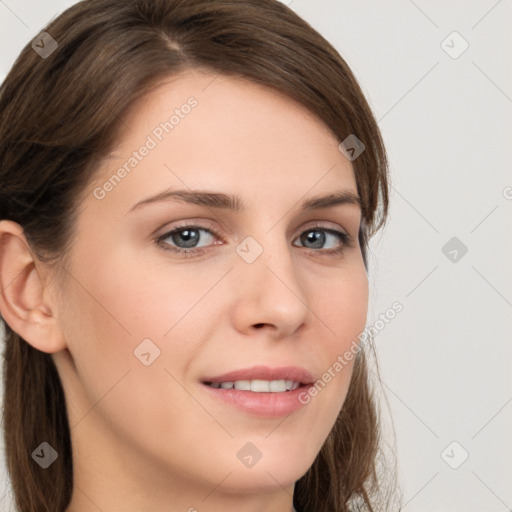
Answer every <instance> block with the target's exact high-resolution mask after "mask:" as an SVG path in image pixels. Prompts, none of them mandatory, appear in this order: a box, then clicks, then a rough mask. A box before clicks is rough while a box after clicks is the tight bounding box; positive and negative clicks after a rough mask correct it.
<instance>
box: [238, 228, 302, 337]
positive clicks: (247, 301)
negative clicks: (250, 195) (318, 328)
mask: <svg viewBox="0 0 512 512" xmlns="http://www.w3.org/2000/svg"><path fill="white" fill-rule="evenodd" d="M236 252H237V254H238V256H239V261H238V262H237V264H236V267H237V268H236V271H235V279H236V280H237V281H239V282H240V283H241V284H242V286H237V288H238V289H239V294H238V295H237V297H238V305H237V308H236V312H237V313H236V317H237V321H238V322H239V323H240V325H239V326H238V327H239V328H241V329H247V328H250V327H251V326H254V325H261V324H268V325H272V326H273V327H274V328H276V329H278V330H280V331H282V334H284V333H291V332H293V331H294V330H296V329H297V328H299V327H300V325H301V324H302V323H303V322H304V321H305V318H306V314H307V311H308V307H307V303H306V299H307V297H306V294H305V290H304V288H303V283H302V280H301V278H300V274H299V272H298V269H297V268H296V266H295V264H294V259H293V254H292V252H291V248H290V245H289V243H288V241H287V240H285V238H284V237H283V236H282V234H279V230H278V229H275V230H271V231H270V232H267V233H265V232H262V233H261V234H260V232H258V234H253V235H248V236H246V238H245V239H243V240H242V242H241V243H240V244H239V245H238V246H237V248H236Z"/></svg>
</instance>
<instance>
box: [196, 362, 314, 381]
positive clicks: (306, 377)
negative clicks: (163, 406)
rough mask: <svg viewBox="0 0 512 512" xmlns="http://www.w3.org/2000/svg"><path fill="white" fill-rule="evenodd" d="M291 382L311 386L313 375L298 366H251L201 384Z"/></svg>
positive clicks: (205, 379)
mask: <svg viewBox="0 0 512 512" xmlns="http://www.w3.org/2000/svg"><path fill="white" fill-rule="evenodd" d="M256 379H257V380H292V381H293V382H299V383H300V384H311V383H313V381H314V378H313V375H312V374H311V373H310V372H309V371H308V370H306V369H305V368H300V367H298V366H278V367H271V366H261V365H260V366H252V367H251V368H243V369H241V370H234V371H232V372H227V373H223V374H222V375H215V376H211V377H206V378H204V379H202V381H203V382H235V381H237V380H256Z"/></svg>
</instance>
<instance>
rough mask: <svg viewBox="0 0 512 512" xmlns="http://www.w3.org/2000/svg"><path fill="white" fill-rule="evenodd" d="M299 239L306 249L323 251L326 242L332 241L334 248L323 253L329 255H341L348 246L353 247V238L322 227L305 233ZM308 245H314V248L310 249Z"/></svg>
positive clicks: (315, 227)
mask: <svg viewBox="0 0 512 512" xmlns="http://www.w3.org/2000/svg"><path fill="white" fill-rule="evenodd" d="M298 239H299V240H300V242H301V243H302V244H305V247H306V249H321V248H323V246H324V244H325V243H326V242H328V241H329V240H331V242H333V243H334V248H330V249H329V248H327V249H324V250H323V251H321V252H323V253H326V254H327V255H335V254H340V253H342V252H343V251H344V250H345V248H346V247H347V246H350V245H351V238H350V236H349V235H348V234H347V233H345V232H343V231H338V230H337V229H332V228H326V227H322V226H314V227H312V228H309V229H307V230H306V231H303V232H302V234H301V235H300V236H299V238H298ZM333 239H334V240H333ZM336 240H337V241H336ZM308 244H312V247H309V246H308ZM316 252H318V251H316Z"/></svg>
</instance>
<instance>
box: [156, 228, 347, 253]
mask: <svg viewBox="0 0 512 512" xmlns="http://www.w3.org/2000/svg"><path fill="white" fill-rule="evenodd" d="M186 230H197V231H207V232H208V233H210V234H211V235H213V236H215V237H216V238H218V239H221V237H220V236H219V235H218V234H217V233H216V232H215V231H214V230H212V229H211V228H205V227H203V226H198V225H193V224H188V225H184V226H178V227H175V228H173V229H172V230H171V231H168V232H166V233H164V234H163V235H160V236H158V237H157V238H155V242H156V244H157V245H158V246H159V247H161V248H162V249H163V250H164V251H171V252H173V253H175V254H179V255H180V256H181V257H184V258H191V257H194V256H196V255H197V256H199V255H201V254H204V253H205V252H206V251H205V249H203V248H189V249H183V248H181V247H174V246H170V245H169V244H164V243H163V241H164V240H165V239H166V238H169V237H170V236H171V235H173V234H174V233H179V232H180V231H186ZM311 231H324V232H326V233H329V234H331V235H335V236H337V237H339V239H340V240H341V245H340V247H339V248H337V249H327V250H325V249H309V251H311V252H315V253H318V252H320V253H323V254H324V255H325V256H330V257H336V256H341V255H342V254H343V252H344V251H345V249H346V248H347V247H352V245H353V244H352V237H351V236H350V235H349V234H347V233H345V232H343V231H338V230H336V229H332V228H327V227H324V226H319V225H317V226H312V227H310V228H308V229H306V230H305V231H303V232H302V233H301V235H303V234H304V233H308V232H311ZM299 236H300V235H299ZM305 249H306V250H308V248H307V247H306V248H305Z"/></svg>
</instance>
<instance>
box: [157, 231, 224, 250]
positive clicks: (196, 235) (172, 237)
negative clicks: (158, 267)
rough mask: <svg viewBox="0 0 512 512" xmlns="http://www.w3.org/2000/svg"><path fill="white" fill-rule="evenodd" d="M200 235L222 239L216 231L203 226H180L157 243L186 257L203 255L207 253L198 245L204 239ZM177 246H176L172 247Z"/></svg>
mask: <svg viewBox="0 0 512 512" xmlns="http://www.w3.org/2000/svg"><path fill="white" fill-rule="evenodd" d="M200 233H207V235H208V236H207V237H206V239H207V241H208V238H210V237H213V238H215V237H216V238H220V237H219V236H218V235H217V234H216V233H215V232H214V231H212V230H211V229H208V228H204V227H202V226H196V225H189V226H178V227H176V228H174V229H173V230H171V231H168V232H167V233H164V234H163V235H161V236H159V237H158V238H157V239H156V241H157V242H158V244H159V245H160V246H161V247H162V248H163V249H165V250H168V251H173V252H176V253H179V254H182V255H184V256H194V255H196V254H203V253H204V252H205V251H204V250H203V249H202V248H201V247H197V246H196V244H197V243H198V241H199V240H200V239H204V238H205V237H204V236H201V235H200ZM171 244H176V246H174V245H171Z"/></svg>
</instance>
